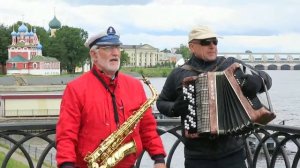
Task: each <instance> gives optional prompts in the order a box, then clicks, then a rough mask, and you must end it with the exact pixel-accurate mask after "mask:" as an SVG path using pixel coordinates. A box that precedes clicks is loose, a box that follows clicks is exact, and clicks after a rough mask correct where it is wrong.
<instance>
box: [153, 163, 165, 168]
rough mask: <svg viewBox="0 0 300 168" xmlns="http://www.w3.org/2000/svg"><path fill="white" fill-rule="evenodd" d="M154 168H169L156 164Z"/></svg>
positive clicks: (162, 164)
mask: <svg viewBox="0 0 300 168" xmlns="http://www.w3.org/2000/svg"><path fill="white" fill-rule="evenodd" d="M154 168H167V167H166V164H164V163H155V164H154Z"/></svg>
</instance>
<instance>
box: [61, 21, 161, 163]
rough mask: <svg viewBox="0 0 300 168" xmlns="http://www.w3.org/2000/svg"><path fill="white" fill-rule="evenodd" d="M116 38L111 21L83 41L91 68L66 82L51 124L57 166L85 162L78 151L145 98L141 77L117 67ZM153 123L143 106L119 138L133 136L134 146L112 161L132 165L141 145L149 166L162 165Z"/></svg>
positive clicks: (88, 147)
mask: <svg viewBox="0 0 300 168" xmlns="http://www.w3.org/2000/svg"><path fill="white" fill-rule="evenodd" d="M121 44H122V43H121V42H120V40H119V35H117V34H116V31H115V29H114V28H113V27H109V28H108V29H107V31H106V32H104V33H100V34H98V35H95V36H92V37H91V38H90V39H88V40H87V42H86V43H85V45H86V46H87V47H89V48H90V56H91V60H92V62H93V68H92V70H91V71H89V72H87V73H85V74H83V75H82V76H80V77H78V78H77V79H75V80H73V81H71V82H70V83H68V85H67V87H66V89H65V91H64V95H63V98H62V102H61V110H60V115H59V120H58V123H57V127H56V147H57V154H56V159H57V165H58V167H59V168H75V167H76V168H77V167H79V168H85V167H87V162H85V161H84V157H85V156H86V155H87V154H88V153H89V152H93V151H94V150H95V149H96V148H97V147H98V145H99V144H100V143H101V142H102V141H103V140H105V139H106V138H107V137H108V136H109V135H110V134H112V132H114V131H115V130H117V129H118V128H119V126H120V125H121V124H122V123H124V122H125V121H126V120H127V119H128V117H130V116H131V115H132V114H133V112H134V111H136V110H138V109H139V108H140V106H141V105H142V104H143V103H144V102H145V101H146V100H147V98H146V94H145V91H144V88H143V86H142V84H141V82H140V81H139V80H138V79H135V78H133V77H130V76H127V75H125V74H123V73H121V72H119V71H118V70H119V68H120V56H121V52H120V45H121ZM156 126H157V125H156V121H155V119H154V117H153V115H152V110H151V108H149V109H148V110H147V111H146V112H145V114H144V116H143V118H142V119H141V120H140V122H139V123H138V124H137V126H136V127H135V129H134V130H133V132H132V133H131V134H130V135H128V136H127V137H126V139H125V140H124V141H125V143H126V142H130V141H134V143H135V146H136V152H135V153H132V154H129V155H127V156H125V157H124V159H122V160H121V161H120V162H119V163H118V164H117V165H116V166H115V167H117V168H132V167H133V166H134V163H135V161H136V159H137V158H138V157H139V155H140V154H141V152H142V150H143V149H145V150H146V151H147V152H148V153H149V155H150V156H151V158H152V159H153V160H154V168H165V167H166V166H165V161H164V157H165V156H166V154H165V151H164V148H163V144H162V141H161V139H160V137H159V135H158V134H157V132H156Z"/></svg>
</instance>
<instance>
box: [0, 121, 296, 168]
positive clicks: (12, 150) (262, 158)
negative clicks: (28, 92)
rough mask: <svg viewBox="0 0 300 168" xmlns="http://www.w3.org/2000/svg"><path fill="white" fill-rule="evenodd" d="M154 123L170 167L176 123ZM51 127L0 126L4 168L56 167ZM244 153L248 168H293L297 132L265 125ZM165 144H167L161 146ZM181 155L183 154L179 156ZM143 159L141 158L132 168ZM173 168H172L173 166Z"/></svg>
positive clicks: (249, 140) (38, 124) (178, 141)
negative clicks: (17, 165)
mask: <svg viewBox="0 0 300 168" xmlns="http://www.w3.org/2000/svg"><path fill="white" fill-rule="evenodd" d="M157 121H158V126H159V128H158V132H159V133H160V135H162V136H165V134H168V135H171V136H174V137H175V141H174V142H173V143H172V144H171V145H170V146H171V147H170V149H168V150H167V154H168V155H167V159H166V164H167V167H172V163H173V162H176V161H177V162H178V160H176V159H173V158H174V156H175V155H177V154H178V152H176V150H178V146H179V145H180V144H181V145H182V143H183V139H182V136H181V131H180V129H181V128H180V126H179V124H180V121H179V120H174V119H162V120H157ZM55 126H56V120H55V119H54V120H36V119H35V120H28V119H27V120H10V121H8V122H7V121H6V122H1V123H0V153H3V154H4V158H3V160H0V163H1V167H2V168H6V167H7V166H8V164H10V162H11V161H12V160H15V161H19V162H21V163H22V164H24V165H25V167H30V168H35V167H37V168H40V167H56V162H55V153H56V149H55ZM243 138H244V141H245V149H246V152H247V159H246V161H247V165H248V167H251V168H252V167H253V168H259V167H267V168H274V167H275V166H276V167H279V168H297V166H298V162H299V158H300V150H299V148H300V144H299V141H300V128H299V127H291V126H285V125H267V126H264V127H262V128H260V129H257V130H255V131H254V132H252V133H251V134H247V135H244V136H243ZM164 143H169V142H164ZM179 153H180V155H182V157H180V158H182V160H181V161H180V162H183V160H184V159H183V154H182V153H183V152H179ZM145 157H147V155H144V154H143V155H142V156H141V157H140V158H139V160H138V161H137V163H136V165H137V166H136V167H137V168H139V167H142V166H141V163H142V162H143V160H144V159H145ZM173 167H174V166H173ZM175 167H178V165H177V164H176V166H175Z"/></svg>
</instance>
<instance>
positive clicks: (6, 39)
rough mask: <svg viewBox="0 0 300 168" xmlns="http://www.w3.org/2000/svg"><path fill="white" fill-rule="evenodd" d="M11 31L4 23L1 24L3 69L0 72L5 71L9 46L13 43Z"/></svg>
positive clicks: (0, 36) (1, 61) (0, 45)
mask: <svg viewBox="0 0 300 168" xmlns="http://www.w3.org/2000/svg"><path fill="white" fill-rule="evenodd" d="M10 33H11V31H10V30H9V29H8V28H7V27H5V26H4V25H2V24H1V25H0V64H1V69H0V73H2V74H3V73H4V67H5V64H6V60H7V59H8V51H7V47H8V46H9V45H10V43H11V35H10Z"/></svg>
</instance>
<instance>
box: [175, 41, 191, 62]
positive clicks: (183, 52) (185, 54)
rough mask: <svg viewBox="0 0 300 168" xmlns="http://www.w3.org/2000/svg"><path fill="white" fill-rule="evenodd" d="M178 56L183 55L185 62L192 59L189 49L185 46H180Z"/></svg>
mask: <svg viewBox="0 0 300 168" xmlns="http://www.w3.org/2000/svg"><path fill="white" fill-rule="evenodd" d="M176 54H181V55H182V57H183V59H184V60H188V59H189V58H190V57H191V53H190V50H189V48H188V47H187V46H185V45H183V44H181V45H180V48H179V49H178V50H177V51H176Z"/></svg>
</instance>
